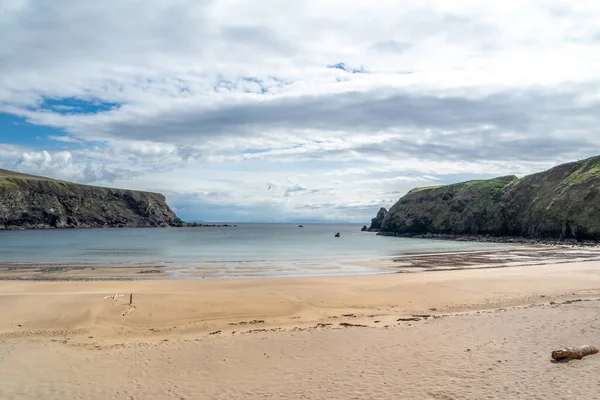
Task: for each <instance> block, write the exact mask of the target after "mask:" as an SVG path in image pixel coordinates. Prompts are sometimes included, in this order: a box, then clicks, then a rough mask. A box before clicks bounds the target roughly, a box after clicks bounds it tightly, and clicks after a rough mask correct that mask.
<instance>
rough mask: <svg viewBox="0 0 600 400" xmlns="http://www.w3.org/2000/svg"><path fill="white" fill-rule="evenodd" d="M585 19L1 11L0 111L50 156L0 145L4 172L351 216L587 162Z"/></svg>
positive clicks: (261, 209)
mask: <svg viewBox="0 0 600 400" xmlns="http://www.w3.org/2000/svg"><path fill="white" fill-rule="evenodd" d="M598 18H600V6H599V5H598V4H597V2H593V1H578V2H576V3H572V2H567V1H562V0H557V1H553V2H547V1H542V0H519V1H517V0H514V1H513V0H510V1H504V2H497V3H489V2H488V3H485V2H481V1H475V0H456V1H452V2H448V1H442V0H425V1H416V0H415V1H405V2H402V3H399V2H397V1H391V0H380V1H377V2H376V3H373V2H372V1H366V0H357V1H352V2H347V1H344V2H342V1H341V0H329V1H318V0H303V1H296V2H281V1H275V0H265V1H261V2H259V3H257V2H251V1H244V0H219V1H216V0H201V1H198V0H193V1H192V0H176V1H165V0H148V1H145V2H144V3H143V4H141V3H136V2H122V1H117V0H105V1H101V2H95V3H91V2H77V3H73V2H67V1H66V0H56V1H53V2H52V4H50V3H48V2H44V1H41V0H19V1H17V0H10V1H5V2H3V3H1V4H0V37H2V38H3V40H2V41H0V60H2V61H1V62H0V112H5V113H10V114H13V115H16V116H21V117H23V118H25V119H26V120H27V121H28V122H30V123H33V124H37V125H44V126H49V127H53V128H56V134H54V135H50V139H51V140H53V141H54V143H56V145H55V146H49V145H48V146H47V148H44V145H35V146H34V145H29V146H26V145H21V146H15V145H14V144H13V145H11V143H12V142H11V141H10V140H8V141H7V143H5V144H4V145H3V147H2V146H0V156H3V155H4V154H6V157H4V158H2V166H4V167H10V168H16V169H19V170H23V171H25V172H30V173H39V174H48V175H51V176H54V177H58V178H61V179H71V180H76V181H78V182H86V183H99V184H111V185H118V186H122V187H134V188H139V189H149V190H161V191H167V192H169V193H171V197H172V198H173V202H174V203H175V204H177V208H178V209H182V210H186V211H185V212H186V213H188V215H194V213H195V212H196V213H200V214H202V219H210V216H208V215H205V214H206V213H205V212H204V211H203V210H204V208H205V207H208V208H207V209H209V210H210V211H211V212H215V213H217V212H218V210H219V208H218V207H219V205H221V206H222V207H224V208H227V207H229V208H230V209H234V210H237V211H236V212H238V213H239V214H238V215H240V216H241V217H244V218H246V217H248V216H250V217H248V218H251V219H264V218H268V217H270V216H273V215H279V216H280V217H278V218H284V217H285V216H286V215H288V216H290V215H291V216H294V215H296V216H299V217H309V216H310V218H313V217H314V218H317V217H319V216H321V217H325V216H327V217H328V218H331V217H332V216H336V217H335V218H337V217H344V218H350V219H361V218H362V219H364V218H366V217H367V216H368V215H370V214H371V213H372V211H371V210H369V207H373V209H374V211H375V212H376V210H377V206H378V205H379V204H384V205H389V203H390V202H393V201H395V200H396V199H397V198H398V197H400V195H401V194H402V193H403V192H406V191H407V190H409V189H410V188H411V187H412V186H414V185H419V184H421V183H422V182H425V183H426V181H429V180H433V179H437V180H438V182H441V183H444V182H448V181H452V180H454V179H468V178H470V177H479V176H492V175H504V174H508V173H517V174H525V173H529V172H533V171H536V170H539V169H542V168H546V167H548V166H551V165H553V164H555V163H558V162H561V161H567V160H569V159H574V158H581V157H584V156H589V155H593V153H594V152H595V151H596V150H595V149H597V148H598V146H599V145H600V136H598V135H597V133H596V127H597V126H598V125H599V123H600V115H598V113H597V109H598V106H599V105H600V104H599V103H600V98H599V96H598V90H597V88H598V87H600V68H599V67H600V51H599V50H600V49H599V45H600V28H598V24H597V21H598ZM133 21H135V23H133ZM340 63H343V64H344V67H343V68H328V67H327V66H332V65H336V64H340ZM357 72H358V73H357ZM45 99H54V102H55V104H53V105H52V107H49V106H47V105H45V104H44V101H45ZM61 99H63V100H64V99H77V100H78V101H79V103H78V104H77V105H76V106H73V105H72V104H69V103H68V102H65V101H63V100H61ZM61 101H62V102H63V103H64V104H61ZM86 102H89V104H93V105H95V106H94V107H92V106H87V108H86ZM82 107H83V108H82ZM18 128H19V125H13V128H12V129H13V130H12V131H11V132H15V134H19V132H20V131H18V130H15V129H18ZM0 129H2V127H0ZM3 137H5V136H3ZM11 146H12V147H11ZM60 146H63V148H61V147H60ZM268 183H271V184H272V185H273V188H272V190H269V191H266V190H264V187H265V185H267V184H268ZM209 206H210V207H209ZM194 210H196V211H194ZM252 215H254V216H255V217H254V218H253V217H251V216H252ZM232 218H233V217H232Z"/></svg>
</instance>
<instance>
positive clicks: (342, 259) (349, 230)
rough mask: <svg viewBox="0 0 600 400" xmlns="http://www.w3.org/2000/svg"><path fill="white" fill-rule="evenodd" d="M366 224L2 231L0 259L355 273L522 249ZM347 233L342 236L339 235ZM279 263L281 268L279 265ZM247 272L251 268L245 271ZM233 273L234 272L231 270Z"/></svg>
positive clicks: (260, 271) (284, 273) (275, 273)
mask: <svg viewBox="0 0 600 400" xmlns="http://www.w3.org/2000/svg"><path fill="white" fill-rule="evenodd" d="M360 228H361V225H354V224H344V225H333V224H304V227H303V228H300V227H298V225H297V224H238V225H237V227H235V228H234V227H223V228H155V229H131V228H123V229H81V230H37V231H0V262H3V263H32V264H44V263H47V264H69V263H82V264H93V265H99V266H112V267H119V266H135V265H153V266H165V267H167V268H172V269H173V270H177V269H186V270H187V271H190V270H194V271H197V272H201V271H202V270H203V269H206V270H207V271H208V269H215V268H221V269H223V271H224V272H223V273H217V274H213V275H216V276H217V277H219V276H222V277H244V276H247V277H251V276H257V275H259V276H263V275H269V276H307V275H353V274H363V273H373V270H374V268H373V267H365V266H358V265H353V264H352V263H353V262H358V261H371V260H380V259H386V258H391V257H394V256H398V255H402V254H409V253H433V252H453V251H469V250H487V249H503V248H514V245H506V244H497V243H475V242H453V241H441V240H427V239H408V238H396V237H384V236H377V235H375V234H374V233H368V232H360ZM337 232H339V233H340V235H341V237H340V238H335V237H334V235H335V233H337ZM274 266H276V267H274ZM245 271H246V272H245ZM226 272H229V273H226Z"/></svg>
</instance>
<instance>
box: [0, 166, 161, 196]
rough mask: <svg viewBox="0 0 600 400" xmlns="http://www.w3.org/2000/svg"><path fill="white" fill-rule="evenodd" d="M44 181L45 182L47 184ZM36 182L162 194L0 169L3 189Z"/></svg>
mask: <svg viewBox="0 0 600 400" xmlns="http://www.w3.org/2000/svg"><path fill="white" fill-rule="evenodd" d="M45 182H47V184H46V183H45ZM37 184H41V185H49V186H54V187H58V186H61V187H63V188H71V189H72V188H75V187H79V188H82V189H88V190H103V191H112V192H115V193H117V192H119V193H139V194H143V195H152V196H162V194H160V193H157V192H149V191H143V190H130V189H119V188H109V187H104V186H94V185H85V184H80V183H73V182H67V181H61V180H58V179H52V178H47V177H45V176H37V175H29V174H23V173H20V172H14V171H9V170H7V169H0V188H2V187H4V188H5V189H11V188H13V187H19V186H22V185H28V186H31V185H37ZM65 190H66V189H65Z"/></svg>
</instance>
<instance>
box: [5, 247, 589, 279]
mask: <svg viewBox="0 0 600 400" xmlns="http://www.w3.org/2000/svg"><path fill="white" fill-rule="evenodd" d="M589 261H600V248H597V247H576V246H568V245H562V246H557V245H552V246H548V245H535V246H518V247H515V248H507V249H496V250H466V251H453V252H448V251H445V252H442V251H440V252H426V253H403V254H398V255H395V256H389V257H383V258H377V259H371V260H369V259H366V260H355V261H349V260H340V261H336V262H335V263H319V262H316V261H298V265H294V266H292V265H289V262H288V263H287V264H281V265H280V264H279V263H278V262H277V261H262V262H258V261H257V262H252V263H248V262H223V263H220V262H211V263H207V264H203V265H202V267H198V266H184V265H177V264H175V263H174V264H169V265H165V264H164V263H152V262H146V263H138V264H133V265H132V264H112V265H111V264H108V265H107V264H103V263H89V262H88V263H82V262H73V263H69V262H57V263H42V262H0V281H113V280H116V281H119V280H122V281H130V280H133V281H135V280H140V281H147V280H169V279H179V280H231V279H296V278H309V277H329V276H335V277H344V276H372V275H391V274H414V273H421V272H439V271H449V270H464V269H490V268H511V267H519V266H536V265H543V264H560V263H569V262H589Z"/></svg>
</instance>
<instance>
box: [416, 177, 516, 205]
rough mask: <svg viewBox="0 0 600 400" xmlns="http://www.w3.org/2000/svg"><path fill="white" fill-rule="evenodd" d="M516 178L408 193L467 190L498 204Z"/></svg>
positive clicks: (499, 178)
mask: <svg viewBox="0 0 600 400" xmlns="http://www.w3.org/2000/svg"><path fill="white" fill-rule="evenodd" d="M517 180H518V178H517V177H516V176H514V175H509V176H501V177H498V178H493V179H479V180H473V181H467V182H462V183H455V184H452V185H438V186H426V187H421V188H415V189H413V190H411V191H410V192H409V193H411V194H415V193H419V192H424V191H426V190H435V189H442V190H445V189H454V190H456V191H458V192H461V191H464V190H469V191H473V192H480V193H488V194H489V195H490V197H491V198H492V199H493V200H494V201H497V202H499V201H500V199H501V198H502V194H503V193H504V191H505V190H506V188H507V187H508V186H509V185H510V184H511V183H513V182H516V181H517Z"/></svg>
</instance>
